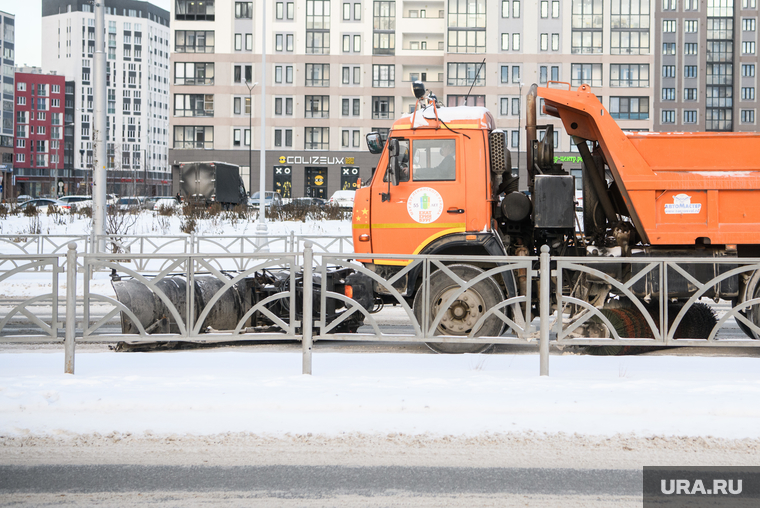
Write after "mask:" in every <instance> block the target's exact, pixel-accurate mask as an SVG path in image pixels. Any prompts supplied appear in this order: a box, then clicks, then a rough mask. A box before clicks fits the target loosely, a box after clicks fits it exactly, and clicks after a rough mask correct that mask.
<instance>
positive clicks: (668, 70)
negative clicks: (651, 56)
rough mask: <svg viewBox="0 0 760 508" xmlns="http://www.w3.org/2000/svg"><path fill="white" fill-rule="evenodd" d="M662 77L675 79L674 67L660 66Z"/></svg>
mask: <svg viewBox="0 0 760 508" xmlns="http://www.w3.org/2000/svg"><path fill="white" fill-rule="evenodd" d="M662 77H663V78H675V77H676V66H675V65H663V66H662Z"/></svg>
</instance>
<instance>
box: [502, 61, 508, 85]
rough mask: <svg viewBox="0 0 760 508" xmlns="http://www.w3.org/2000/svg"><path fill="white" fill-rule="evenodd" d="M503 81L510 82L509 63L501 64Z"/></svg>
mask: <svg viewBox="0 0 760 508" xmlns="http://www.w3.org/2000/svg"><path fill="white" fill-rule="evenodd" d="M501 82H502V83H509V65H502V66H501Z"/></svg>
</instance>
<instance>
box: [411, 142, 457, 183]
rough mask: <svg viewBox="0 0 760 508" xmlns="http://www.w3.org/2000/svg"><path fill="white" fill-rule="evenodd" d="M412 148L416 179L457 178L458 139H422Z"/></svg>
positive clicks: (413, 170) (413, 168)
mask: <svg viewBox="0 0 760 508" xmlns="http://www.w3.org/2000/svg"><path fill="white" fill-rule="evenodd" d="M412 149H413V153H414V157H413V158H412V173H413V177H414V181H416V182H417V181H423V182H424V181H429V180H456V174H457V171H456V169H457V165H456V140H454V139H421V140H419V141H415V142H414V144H413V145H412Z"/></svg>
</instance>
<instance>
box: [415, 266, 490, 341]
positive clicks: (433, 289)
mask: <svg viewBox="0 0 760 508" xmlns="http://www.w3.org/2000/svg"><path fill="white" fill-rule="evenodd" d="M448 268H449V269H450V270H451V271H452V272H454V273H455V274H456V275H457V276H458V277H459V278H461V279H462V280H464V281H469V280H472V279H474V278H475V277H477V276H478V275H480V274H481V273H483V270H481V269H480V268H476V267H474V266H470V265H450V266H449V267H448ZM458 289H459V285H458V284H457V283H456V282H455V281H453V280H451V278H450V277H449V276H448V275H447V274H446V273H445V272H443V271H442V270H438V271H435V272H433V274H432V275H431V276H430V312H429V321H428V326H429V324H430V323H432V322H433V320H434V319H435V316H437V315H438V313H439V312H441V310H442V309H441V306H442V305H443V304H444V303H445V302H446V300H448V299H449V298H450V297H451V295H452V294H453V293H455V292H456V291H457V290H458ZM502 301H504V293H503V292H502V291H501V288H500V287H499V285H498V284H497V283H496V281H495V280H493V278H491V277H489V278H487V279H484V280H482V281H480V282H478V283H477V284H475V285H474V286H472V287H471V288H469V289H468V290H467V291H465V292H464V293H462V294H461V295H459V297H458V298H457V300H455V301H454V302H453V303H452V304H451V306H450V307H449V308H448V309H446V311H445V315H444V316H443V318H442V319H441V322H440V323H439V324H438V327H437V328H436V333H439V334H441V335H469V334H470V332H471V331H472V327H473V326H475V323H477V322H478V320H479V319H480V318H481V317H482V316H483V314H485V313H486V312H488V309H490V308H491V307H493V306H495V305H497V304H498V303H499V302H502ZM422 306H423V301H422V291H421V290H420V291H417V294H416V295H415V297H414V315H415V317H416V318H417V321H418V322H419V323H420V324H422ZM503 329H504V322H503V321H502V320H501V319H499V318H498V317H496V316H491V317H489V318H488V319H486V321H485V322H484V323H483V325H482V326H481V327H480V329H479V330H477V331H476V332H475V336H477V337H480V336H483V335H487V336H497V335H500V334H501V332H502V330H503ZM426 344H427V346H428V347H429V348H430V349H432V350H433V351H435V352H436V353H483V352H485V351H487V350H489V349H491V347H492V346H493V344H453V343H443V342H427V343H426Z"/></svg>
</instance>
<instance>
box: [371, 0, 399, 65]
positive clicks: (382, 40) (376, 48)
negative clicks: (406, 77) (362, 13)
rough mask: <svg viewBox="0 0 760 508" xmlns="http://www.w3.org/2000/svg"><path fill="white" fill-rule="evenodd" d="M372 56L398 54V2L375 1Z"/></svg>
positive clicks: (373, 7)
mask: <svg viewBox="0 0 760 508" xmlns="http://www.w3.org/2000/svg"><path fill="white" fill-rule="evenodd" d="M372 9H373V11H372V13H373V20H372V23H373V24H372V54H373V55H394V54H395V53H396V2H395V1H387V0H375V1H374V2H373V3H372Z"/></svg>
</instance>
